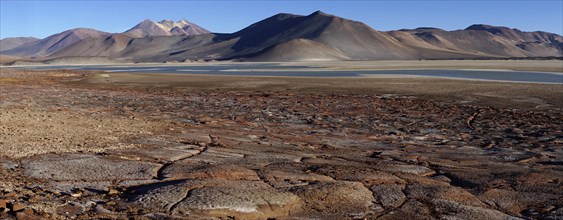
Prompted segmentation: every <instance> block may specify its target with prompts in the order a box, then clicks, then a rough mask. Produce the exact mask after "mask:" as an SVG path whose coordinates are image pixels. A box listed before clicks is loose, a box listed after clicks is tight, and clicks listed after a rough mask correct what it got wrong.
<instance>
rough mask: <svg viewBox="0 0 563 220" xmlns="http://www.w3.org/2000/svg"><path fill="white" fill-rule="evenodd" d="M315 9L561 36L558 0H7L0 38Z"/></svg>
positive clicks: (219, 28) (216, 27) (374, 21)
mask: <svg viewBox="0 0 563 220" xmlns="http://www.w3.org/2000/svg"><path fill="white" fill-rule="evenodd" d="M316 10H322V11H324V12H327V13H329V14H334V15H338V16H341V17H344V18H349V19H353V20H357V21H362V22H364V23H366V24H368V25H370V26H371V27H373V28H375V29H377V30H382V31H386V30H396V29H401V28H416V27H429V26H430V27H439V28H442V29H446V30H456V29H463V28H466V27H467V26H469V25H471V24H476V23H484V24H492V25H500V26H508V27H513V28H518V29H521V30H525V31H535V30H542V31H548V32H553V33H557V34H563V33H562V32H563V0H555V1H538V0H535V1H534V0H530V1H475V0H473V1H453V0H452V1H446V0H443V1H376V0H374V1H369V0H364V1H333V0H316V1H300V0H293V1H258V0H255V1H180V0H176V1H150V0H141V1H134V0H128V1H109V0H97V1H95V0H86V1H72V0H64V1H26V0H23V1H22V0H20V1H11V0H0V12H1V13H0V38H5V37H15V36H33V37H38V38H44V37H47V36H49V35H51V34H55V33H58V32H62V31H64V30H67V29H71V28H77V27H88V28H94V29H97V30H101V31H107V32H123V31H125V30H127V29H129V28H131V27H133V26H134V25H136V24H137V23H139V22H141V21H142V20H144V19H146V18H148V19H151V20H155V21H160V20H162V19H166V18H168V19H172V20H179V19H183V18H184V19H187V20H188V21H191V22H194V23H196V24H199V25H200V26H202V27H204V28H207V29H208V30H210V31H212V32H219V33H230V32H234V31H237V30H240V29H242V28H244V27H246V26H248V25H250V24H252V23H254V22H257V21H259V20H261V19H264V18H266V17H269V16H272V15H274V14H276V13H279V12H287V13H293V14H303V15H307V14H310V13H312V12H314V11H316Z"/></svg>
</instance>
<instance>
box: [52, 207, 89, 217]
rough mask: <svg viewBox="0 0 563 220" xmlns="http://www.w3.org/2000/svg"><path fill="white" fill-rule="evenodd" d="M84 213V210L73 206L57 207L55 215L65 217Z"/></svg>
mask: <svg viewBox="0 0 563 220" xmlns="http://www.w3.org/2000/svg"><path fill="white" fill-rule="evenodd" d="M83 212H84V208H83V207H81V206H75V205H65V206H59V207H57V214H59V215H66V216H77V215H80V214H82V213H83Z"/></svg>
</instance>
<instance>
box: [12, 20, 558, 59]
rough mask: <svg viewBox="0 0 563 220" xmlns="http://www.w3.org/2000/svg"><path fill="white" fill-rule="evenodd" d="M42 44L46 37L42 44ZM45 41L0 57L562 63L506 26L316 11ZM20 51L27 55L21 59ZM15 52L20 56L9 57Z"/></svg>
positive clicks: (146, 24)
mask: <svg viewBox="0 0 563 220" xmlns="http://www.w3.org/2000/svg"><path fill="white" fill-rule="evenodd" d="M46 39H48V38H46ZM46 39H43V40H40V41H37V42H35V43H33V44H26V45H22V46H19V47H16V48H13V49H11V50H8V51H5V52H2V53H6V54H8V55H17V56H44V57H45V59H54V58H62V57H107V58H111V59H119V60H130V61H135V62H165V61H185V60H238V61H310V60H389V59H395V60H396V59H460V58H469V59H475V58H507V57H520V58H525V57H562V56H563V37H562V36H561V35H557V34H553V33H547V32H539V31H537V32H523V31H520V30H517V29H510V28H507V27H497V26H490V25H483V24H477V25H471V26H469V27H468V28H466V29H464V30H455V31H445V30H442V29H439V28H430V27H422V28H416V29H401V30H397V31H387V32H380V31H377V30H375V29H373V28H371V27H369V26H368V25H366V24H364V23H362V22H358V21H352V20H348V19H345V18H341V17H338V16H334V15H329V14H326V13H323V12H320V11H317V12H314V13H312V14H310V15H307V16H302V15H293V14H284V13H281V14H277V15H274V16H272V17H269V18H266V19H264V20H262V21H259V22H256V23H254V24H252V25H250V26H248V27H246V28H244V29H242V30H240V31H237V32H235V33H232V34H214V33H209V32H208V31H207V30H205V29H203V28H201V27H199V26H197V25H195V24H191V23H189V22H187V21H185V20H181V21H179V22H173V21H171V20H163V21H161V22H153V21H150V20H145V21H143V22H141V23H139V24H138V25H136V26H135V27H133V28H132V29H130V30H128V31H126V32H125V33H120V34H107V33H100V34H98V36H91V37H87V38H86V37H85V38H81V39H78V40H77V41H76V42H75V43H74V44H72V45H68V44H65V45H64V47H63V46H60V47H55V48H50V47H49V48H50V50H48V51H46V52H41V51H42V50H39V51H37V50H31V49H30V48H35V47H34V46H31V45H37V44H38V43H39V42H43V41H45V40H46ZM21 51H26V53H21ZM14 52H20V53H14Z"/></svg>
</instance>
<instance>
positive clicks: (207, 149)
mask: <svg viewBox="0 0 563 220" xmlns="http://www.w3.org/2000/svg"><path fill="white" fill-rule="evenodd" d="M186 77H187V76H186ZM199 77H201V76H199ZM190 79H191V78H190ZM194 80H195V79H194ZM303 80H304V81H307V80H305V79H303ZM331 80H332V81H333V79H331ZM361 80H363V79H360V81H361ZM372 80H378V79H372ZM379 80H380V81H381V80H384V79H379ZM149 81H150V80H149ZM282 81H283V80H282ZM282 81H276V80H274V79H272V78H263V79H259V80H258V81H252V82H250V81H249V84H246V87H245V85H243V84H241V82H240V81H236V82H230V83H232V84H229V85H236V86H234V87H236V89H232V88H231V87H229V86H224V85H227V84H228V82H225V83H224V84H222V85H223V87H222V86H217V85H213V84H210V85H209V88H199V87H194V86H190V84H189V83H188V82H186V83H185V85H183V86H182V85H175V84H174V85H172V84H166V83H156V82H149V83H144V82H141V81H135V80H131V81H130V82H127V83H125V82H117V81H112V78H111V77H109V76H108V75H107V74H105V75H104V74H92V73H85V74H83V73H77V72H70V71H50V72H30V71H14V70H7V69H3V70H2V74H1V76H0V89H1V93H0V175H1V178H0V218H2V219H44V218H46V219H69V218H74V219H86V218H89V219H90V218H94V219H182V218H186V219H210V218H211V219H376V218H378V219H437V218H440V219H520V218H522V219H563V198H562V197H563V193H562V192H563V169H562V168H563V167H562V162H563V148H562V145H563V134H562V131H561V129H562V128H563V122H562V120H561V119H562V118H563V112H562V111H561V105H560V104H557V103H555V104H554V103H551V104H550V103H547V104H546V103H540V104H541V105H538V108H533V107H532V108H524V109H518V108H511V107H503V106H504V105H501V106H500V107H498V106H497V107H495V106H490V105H485V104H478V103H475V102H471V100H470V99H468V100H462V102H446V101H444V100H443V99H439V100H432V99H429V98H422V96H416V95H400V94H399V95H398V94H395V95H393V94H386V93H383V92H377V91H375V92H361V91H352V92H342V91H340V90H332V89H330V88H325V89H320V87H319V88H316V87H315V88H313V87H314V86H311V85H313V84H311V82H309V84H307V83H305V82H304V83H302V84H299V85H301V86H298V83H296V84H291V85H294V86H289V87H286V86H284V85H285V84H283V83H281V82H282ZM309 81H314V82H318V81H319V80H317V79H314V80H311V79H309ZM268 82H270V83H268ZM284 82H285V81H284ZM464 83H465V82H462V83H461V84H464ZM474 83H477V82H474ZM198 85H199V86H200V87H201V85H200V84H198ZM296 85H297V86H296ZM487 85H488V84H487ZM538 86H539V85H538ZM558 86H559V85H555V87H553V86H552V87H550V88H551V89H555V90H556V91H558V90H559V93H561V92H562V91H560V90H561V89H562V88H561V87H560V86H559V87H558ZM406 87H408V85H407V86H406ZM307 88H312V89H307ZM532 92H533V91H532ZM534 100H537V99H534ZM546 106H548V107H546Z"/></svg>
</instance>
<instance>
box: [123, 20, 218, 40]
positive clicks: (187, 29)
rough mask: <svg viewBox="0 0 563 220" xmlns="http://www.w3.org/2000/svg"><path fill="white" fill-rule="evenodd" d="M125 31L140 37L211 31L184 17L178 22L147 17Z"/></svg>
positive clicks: (195, 33) (196, 33)
mask: <svg viewBox="0 0 563 220" xmlns="http://www.w3.org/2000/svg"><path fill="white" fill-rule="evenodd" d="M179 29H181V30H179ZM125 33H127V34H129V35H130V36H132V37H137V38H140V37H146V36H171V35H198V34H206V33H209V31H207V30H205V29H204V28H202V27H199V26H197V25H195V24H192V23H190V22H188V21H186V20H184V19H182V20H179V21H178V22H174V21H173V20H170V19H164V20H162V21H159V22H154V21H152V20H150V19H145V20H144V21H142V22H141V23H139V24H137V25H136V26H135V27H133V28H131V29H129V30H127V31H126V32H125Z"/></svg>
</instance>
